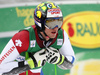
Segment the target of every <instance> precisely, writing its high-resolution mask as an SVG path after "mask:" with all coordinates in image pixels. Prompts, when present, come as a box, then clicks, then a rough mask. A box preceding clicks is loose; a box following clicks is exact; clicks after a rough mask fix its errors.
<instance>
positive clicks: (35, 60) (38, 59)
mask: <svg viewBox="0 0 100 75" xmlns="http://www.w3.org/2000/svg"><path fill="white" fill-rule="evenodd" d="M29 55H30V58H29V59H27V62H28V64H29V66H30V68H35V67H41V66H43V65H44V64H45V63H46V56H47V55H48V52H47V51H46V50H45V49H42V50H40V51H38V52H36V53H35V54H34V55H32V54H29Z"/></svg>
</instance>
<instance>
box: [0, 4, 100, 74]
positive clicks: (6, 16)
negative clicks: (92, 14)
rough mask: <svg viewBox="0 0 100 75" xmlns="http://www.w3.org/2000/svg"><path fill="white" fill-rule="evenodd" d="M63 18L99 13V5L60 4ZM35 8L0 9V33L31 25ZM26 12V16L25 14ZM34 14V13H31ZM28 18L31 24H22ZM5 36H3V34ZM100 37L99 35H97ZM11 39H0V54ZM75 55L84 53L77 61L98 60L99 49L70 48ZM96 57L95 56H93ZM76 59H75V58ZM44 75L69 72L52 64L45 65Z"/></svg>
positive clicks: (99, 55) (99, 56)
mask: <svg viewBox="0 0 100 75" xmlns="http://www.w3.org/2000/svg"><path fill="white" fill-rule="evenodd" d="M59 6H60V8H61V10H62V12H63V16H64V17H65V16H67V15H70V14H73V13H77V12H81V11H100V4H62V5H59ZM35 7H36V6H27V7H26V6H21V7H9V8H0V32H7V31H15V30H20V29H22V28H25V27H27V26H30V25H33V24H34V20H33V15H32V14H30V12H29V11H30V10H34V9H35ZM16 8H18V9H19V10H21V12H22V13H23V16H18V14H17V11H16ZM26 11H28V12H27V14H30V15H27V14H25V12H26ZM33 13H34V11H33ZM26 18H28V22H32V21H33V22H32V23H31V24H29V23H27V26H26V25H25V24H24V21H25V19H26ZM4 35H5V34H4ZM99 36H100V35H99ZM10 39H11V37H4V38H0V52H1V51H2V50H3V48H4V47H5V45H6V44H7V42H8V41H9V40H10ZM72 47H73V50H74V51H75V54H77V53H81V52H84V53H85V57H82V58H79V59H78V60H86V59H90V58H94V59H99V58H100V47H98V48H93V49H89V48H87V49H86V48H79V47H75V46H72ZM95 55H96V56H95ZM76 58H77V57H76ZM43 72H44V75H56V74H57V75H65V74H67V73H69V72H70V70H62V69H59V68H58V67H57V66H55V65H52V64H48V63H47V64H46V65H45V66H44V67H43Z"/></svg>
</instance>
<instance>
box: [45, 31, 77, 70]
mask: <svg viewBox="0 0 100 75" xmlns="http://www.w3.org/2000/svg"><path fill="white" fill-rule="evenodd" d="M46 49H47V51H48V53H49V55H48V58H47V61H48V62H49V63H51V64H56V65H57V66H58V67H59V68H61V69H71V68H72V66H73V62H74V59H75V55H74V51H73V49H72V47H71V44H70V41H69V39H68V35H67V34H66V32H65V31H64V43H63V46H62V47H61V48H60V49H59V50H57V49H55V48H52V47H49V48H46Z"/></svg>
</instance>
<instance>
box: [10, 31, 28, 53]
mask: <svg viewBox="0 0 100 75" xmlns="http://www.w3.org/2000/svg"><path fill="white" fill-rule="evenodd" d="M12 40H13V42H14V45H15V46H16V48H17V50H18V51H19V53H21V52H23V51H26V50H27V49H28V47H29V32H28V31H27V30H22V31H20V32H18V33H16V34H15V35H14V36H13V37H12ZM19 42H20V44H21V46H18V44H19Z"/></svg>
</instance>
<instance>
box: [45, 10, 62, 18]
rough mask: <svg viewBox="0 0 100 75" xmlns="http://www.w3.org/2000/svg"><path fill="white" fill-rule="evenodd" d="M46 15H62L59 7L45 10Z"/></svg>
mask: <svg viewBox="0 0 100 75" xmlns="http://www.w3.org/2000/svg"><path fill="white" fill-rule="evenodd" d="M47 17H62V12H61V10H60V9H49V10H48V11H47Z"/></svg>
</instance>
